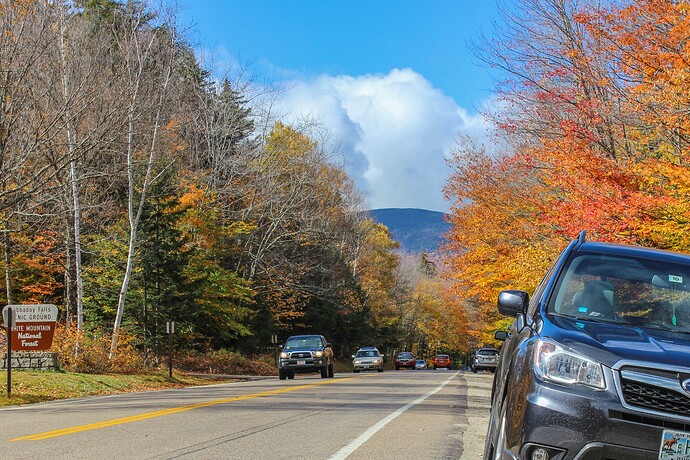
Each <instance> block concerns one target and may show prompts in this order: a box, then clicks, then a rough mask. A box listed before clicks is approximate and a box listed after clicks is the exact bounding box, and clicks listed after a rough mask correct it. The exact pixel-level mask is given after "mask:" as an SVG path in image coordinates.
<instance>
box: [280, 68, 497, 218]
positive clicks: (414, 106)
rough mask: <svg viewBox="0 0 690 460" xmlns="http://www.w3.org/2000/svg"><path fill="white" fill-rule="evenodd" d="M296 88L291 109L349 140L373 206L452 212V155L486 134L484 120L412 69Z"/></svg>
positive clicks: (353, 171)
mask: <svg viewBox="0 0 690 460" xmlns="http://www.w3.org/2000/svg"><path fill="white" fill-rule="evenodd" d="M294 84H295V86H294V88H293V89H292V90H291V91H289V92H288V93H287V94H286V96H285V98H284V99H283V100H282V101H281V105H283V110H285V111H286V112H289V113H290V117H294V118H295V119H298V118H304V117H306V116H310V117H313V118H316V119H318V120H320V121H322V122H323V124H324V125H325V126H326V127H328V128H329V129H330V130H331V131H332V133H333V135H334V136H335V137H337V138H338V139H339V140H340V141H341V143H342V144H341V147H342V150H343V152H344V154H345V155H346V157H347V169H348V172H349V173H350V175H351V176H352V177H354V178H355V180H356V182H357V184H358V186H359V187H360V189H361V190H362V191H363V192H364V193H365V195H366V197H367V200H368V202H369V204H370V206H371V208H374V209H376V208H394V207H395V208H422V209H431V210H438V211H446V210H447V209H448V207H449V203H447V202H446V201H445V200H444V199H443V193H442V188H443V186H444V185H445V182H446V179H447V177H448V174H449V168H448V166H447V165H446V163H445V159H446V156H447V154H448V152H449V150H450V148H451V146H452V145H453V144H454V143H455V141H456V140H457V136H458V134H459V133H461V132H463V131H464V132H469V133H471V134H473V135H475V136H479V137H483V131H484V124H483V121H482V119H481V116H479V115H470V114H469V113H468V111H467V110H465V109H463V108H461V107H458V105H457V104H456V103H455V101H454V100H453V99H452V98H450V97H448V96H446V95H444V94H443V93H442V92H441V91H440V90H438V89H436V88H434V87H433V86H432V85H431V84H430V83H429V82H428V81H427V80H426V79H425V78H424V77H423V76H422V75H420V74H418V73H416V72H414V71H413V70H411V69H393V70H392V71H390V72H389V73H388V74H386V75H364V76H359V77H352V76H327V75H326V76H321V77H318V78H316V79H313V80H310V81H301V82H294Z"/></svg>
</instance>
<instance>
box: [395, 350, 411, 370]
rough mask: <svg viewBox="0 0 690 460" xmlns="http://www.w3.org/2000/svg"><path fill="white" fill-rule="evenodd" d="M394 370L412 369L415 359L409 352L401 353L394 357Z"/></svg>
mask: <svg viewBox="0 0 690 460" xmlns="http://www.w3.org/2000/svg"><path fill="white" fill-rule="evenodd" d="M394 364H395V370H396V371H398V370H400V369H401V368H403V367H406V368H408V369H414V367H415V359H414V354H413V353H412V352H409V351H401V352H400V353H398V354H397V355H396V356H395V363H394Z"/></svg>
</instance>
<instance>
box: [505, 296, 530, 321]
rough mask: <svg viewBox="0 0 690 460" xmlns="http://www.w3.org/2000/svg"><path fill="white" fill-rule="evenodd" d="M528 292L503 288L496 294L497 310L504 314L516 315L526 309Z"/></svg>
mask: <svg viewBox="0 0 690 460" xmlns="http://www.w3.org/2000/svg"><path fill="white" fill-rule="evenodd" d="M528 305H529V294H527V293H526V292H525V291H515V290H505V291H501V293H500V294H498V312H499V313H500V314H502V315H505V316H517V315H519V314H521V313H525V312H526V311H527V307H528Z"/></svg>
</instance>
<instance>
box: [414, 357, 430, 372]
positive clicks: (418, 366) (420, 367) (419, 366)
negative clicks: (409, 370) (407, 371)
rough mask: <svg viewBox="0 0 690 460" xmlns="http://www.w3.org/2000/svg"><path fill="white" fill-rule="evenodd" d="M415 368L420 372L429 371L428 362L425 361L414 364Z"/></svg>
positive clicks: (419, 360) (420, 360)
mask: <svg viewBox="0 0 690 460" xmlns="http://www.w3.org/2000/svg"><path fill="white" fill-rule="evenodd" d="M414 368H415V369H417V370H420V371H423V370H425V369H427V365H426V361H424V360H423V359H418V360H417V361H415V363H414Z"/></svg>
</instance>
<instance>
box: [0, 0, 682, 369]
mask: <svg viewBox="0 0 690 460" xmlns="http://www.w3.org/2000/svg"><path fill="white" fill-rule="evenodd" d="M499 11H500V17H498V18H497V19H496V21H495V24H494V30H492V31H491V32H490V33H489V32H487V33H486V35H485V36H481V37H478V38H477V39H476V41H474V42H473V43H472V44H471V47H472V49H473V52H474V53H475V56H476V57H477V60H478V61H480V62H481V63H482V64H483V65H485V66H486V68H487V69H489V70H490V72H491V74H492V76H493V77H494V81H495V88H494V91H495V93H494V94H495V96H494V97H493V98H492V100H491V101H490V102H489V103H487V104H486V105H485V106H484V108H483V115H484V117H485V120H486V121H487V123H488V124H489V126H490V128H491V135H490V136H489V137H488V138H489V139H491V141H490V142H482V141H481V140H479V139H474V138H470V137H466V136H463V135H459V136H458V140H457V143H456V144H455V146H454V147H453V149H452V151H450V152H449V153H448V167H449V170H450V178H449V180H448V182H447V183H446V186H445V190H444V192H445V195H446V197H447V199H448V201H449V202H450V203H451V211H450V213H449V214H448V221H449V223H450V224H451V229H450V230H449V231H448V233H447V234H446V240H447V244H446V245H445V246H444V247H443V249H442V251H441V252H440V253H438V254H416V255H410V254H404V253H402V252H401V251H400V250H399V249H398V244H397V243H396V242H395V241H394V240H393V239H392V238H391V236H390V233H389V232H388V229H386V228H385V227H384V226H382V225H380V224H376V223H375V222H374V221H373V220H371V219H370V218H369V217H368V215H367V212H366V211H367V210H366V209H364V208H363V204H362V203H363V199H362V196H361V193H360V192H359V191H358V190H357V189H356V187H355V186H354V184H353V181H352V179H351V178H350V177H348V175H347V173H346V171H345V168H344V166H343V161H342V158H341V157H340V156H339V152H338V150H337V148H336V147H334V146H335V145H337V142H330V141H329V134H328V131H327V130H326V129H324V126H323V125H322V124H321V123H320V122H319V120H304V122H302V123H299V124H298V125H295V124H294V123H293V124H288V123H287V122H286V121H285V120H284V119H283V118H282V117H281V114H280V113H276V112H275V109H274V107H275V105H274V104H273V102H274V101H275V98H276V97H277V95H278V93H279V92H280V91H281V90H280V89H277V88H273V87H271V86H270V85H259V84H257V83H256V82H252V81H251V80H250V79H247V78H245V75H244V74H243V73H242V72H236V73H230V72H228V74H227V75H219V73H218V72H217V71H215V70H214V69H211V68H209V67H207V66H206V65H205V64H204V63H202V62H201V61H200V60H199V58H198V57H197V56H195V53H194V49H193V47H192V45H191V43H190V42H189V41H188V39H186V37H185V31H184V30H182V29H181V28H180V27H179V26H178V24H177V22H176V15H175V11H174V10H173V9H167V8H163V7H156V8H154V7H153V6H152V5H151V4H149V3H147V2H143V1H128V2H120V1H116V0H79V1H51V2H45V1H37V0H22V1H20V0H0V30H1V33H0V228H1V229H2V235H1V237H0V247H1V248H2V251H3V256H4V257H3V258H2V267H3V269H4V270H3V271H4V274H5V283H4V288H3V291H2V295H3V297H4V299H3V300H4V303H6V304H26V303H51V304H55V305H57V306H58V307H59V309H60V319H59V321H60V325H61V328H62V329H61V331H60V334H59V336H60V337H62V338H69V340H66V341H65V340H63V342H60V341H58V342H59V343H62V344H63V345H61V346H62V347H63V348H61V349H62V350H63V351H65V353H64V354H65V355H70V354H71V355H72V356H74V357H75V358H74V359H78V356H82V355H86V354H87V353H86V351H87V350H88V349H89V347H95V345H93V344H99V345H98V346H99V347H102V349H103V353H104V354H105V358H106V359H105V361H106V362H110V363H115V362H117V359H118V356H123V355H124V356H132V355H134V356H136V361H137V363H138V364H137V365H138V366H144V367H145V366H148V365H157V364H159V361H160V359H161V353H162V348H163V347H164V345H165V343H166V338H167V337H166V333H165V324H166V322H167V321H175V323H176V333H175V348H176V350H177V351H178V352H196V353H207V352H210V351H214V350H233V351H237V352H239V353H245V354H251V353H258V352H268V351H270V350H272V348H271V347H272V344H271V336H272V335H277V336H278V337H279V338H280V340H283V339H284V338H286V337H287V336H288V335H291V334H294V333H301V332H313V333H320V334H323V335H325V336H326V337H327V338H328V339H329V340H330V341H331V342H332V343H333V344H334V347H335V350H336V354H337V355H338V356H340V357H346V356H349V354H350V353H351V352H352V350H353V349H354V348H356V347H357V346H362V345H373V346H378V347H380V348H381V349H382V351H384V352H387V353H390V352H391V351H392V350H400V349H411V350H414V351H418V352H420V353H425V352H435V351H439V350H443V351H444V352H451V353H461V352H465V351H468V350H469V349H470V348H472V347H475V346H478V345H485V344H494V345H495V344H496V343H495V342H493V332H494V331H495V330H496V329H503V328H506V327H508V325H509V320H508V319H505V318H500V317H499V316H498V314H497V312H496V307H495V305H496V298H497V294H498V292H499V291H500V290H501V289H506V288H514V289H525V290H528V291H530V290H533V289H534V288H535V287H536V285H537V284H538V283H539V281H540V280H541V277H542V276H543V275H544V274H545V273H546V271H547V270H548V268H549V266H550V264H551V263H552V261H553V260H554V259H555V257H556V256H557V254H558V253H559V252H560V251H561V250H562V249H563V247H565V245H566V244H567V242H568V241H569V240H571V239H573V238H575V237H576V236H577V234H578V233H579V232H580V231H581V230H586V231H587V233H588V237H589V238H590V239H593V240H599V241H608V242H618V243H624V244H636V245H642V246H649V247H655V248H661V249H668V250H673V251H681V252H688V251H690V232H688V231H687V230H688V222H689V219H690V217H689V216H690V213H689V211H690V194H689V192H690V179H689V178H690V174H688V173H689V172H690V168H689V165H688V159H689V158H690V149H689V142H690V138H689V137H688V133H689V132H690V92H689V91H688V88H690V45H689V41H688V38H689V37H690V5H688V4H687V2H685V1H676V0H611V1H607V2H602V1H600V0H513V1H503V2H502V3H501V8H499ZM64 344H68V345H64ZM65 347H67V348H65ZM66 350H71V353H69V352H67V351H66ZM125 351H127V352H126V353H125ZM131 351H133V353H132V352H131ZM111 367H112V366H111ZM116 367H117V366H116ZM121 367H122V365H120V368H121ZM125 367H126V366H125ZM106 368H107V366H106Z"/></svg>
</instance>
